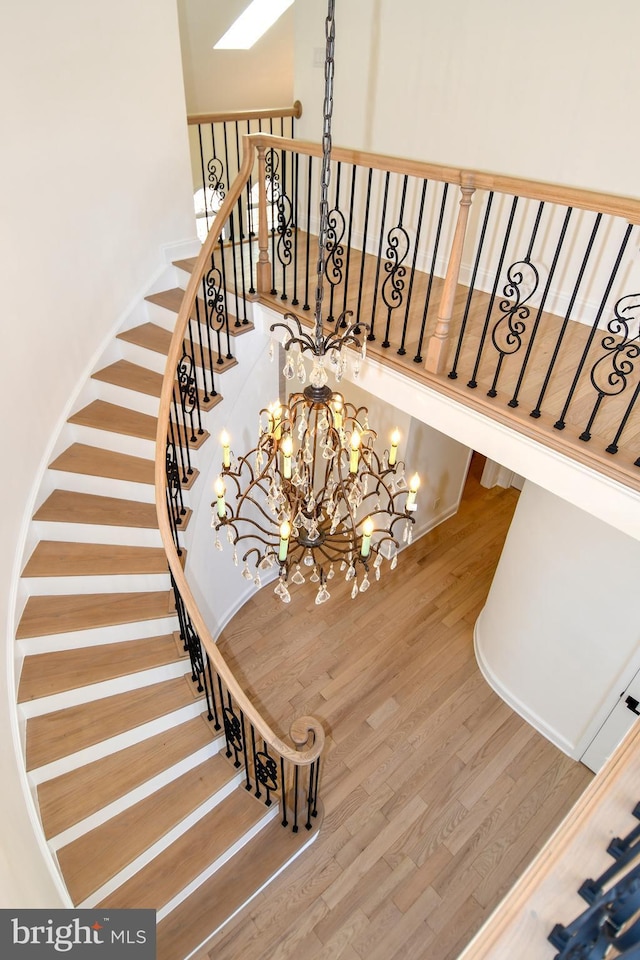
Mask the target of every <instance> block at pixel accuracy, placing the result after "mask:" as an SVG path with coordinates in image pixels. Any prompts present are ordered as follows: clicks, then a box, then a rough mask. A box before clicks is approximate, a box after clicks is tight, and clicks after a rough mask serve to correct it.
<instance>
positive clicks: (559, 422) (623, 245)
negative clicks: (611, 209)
mask: <svg viewBox="0 0 640 960" xmlns="http://www.w3.org/2000/svg"><path fill="white" fill-rule="evenodd" d="M632 229H633V224H631V223H629V224H627V229H626V231H625V234H624V237H623V240H622V243H621V245H620V249H619V251H618V256H617V257H616V261H615V264H614V266H613V270H612V271H611V275H610V277H609V281H608V283H607V286H606V289H605V292H604V295H603V297H602V300H601V301H600V307H599V308H598V312H597V314H596V316H595V319H594V321H593V324H592V327H591V331H590V333H589V336H588V337H587V342H586V344H585V347H584V350H583V351H582V357H581V358H580V363H579V364H578V368H577V370H576V372H575V374H574V377H573V381H572V383H571V387H570V389H569V393H568V395H567V399H566V400H565V403H564V406H563V408H562V413H561V414H560V417H559V418H558V420H556V422H555V423H554V427H555V428H556V430H564V428H565V417H566V416H567V413H568V411H569V407H570V405H571V401H572V400H573V395H574V393H575V391H576V387H577V385H578V381H579V379H580V375H581V373H582V369H583V367H584V364H585V361H586V359H587V354H588V353H589V349H590V347H591V344H592V343H593V340H594V337H595V335H596V331H597V329H598V324H599V322H600V317H601V316H602V314H603V312H604V308H605V304H606V301H607V299H608V297H609V294H610V293H611V287H612V286H613V281H614V280H615V277H616V274H617V273H618V269H619V267H620V263H621V261H622V256H623V254H624V251H625V249H626V247H627V243H628V242H629V237H630V236H631V231H632ZM596 403H597V406H599V405H600V403H599V401H596ZM597 412H598V411H597V409H596V410H595V412H594V413H593V418H594V419H595V414H596V413H597ZM592 423H593V419H592V420H591V421H590V424H589V426H591V425H592ZM580 439H581V440H585V439H586V440H588V439H589V437H588V436H585V434H583V435H582V436H581V437H580Z"/></svg>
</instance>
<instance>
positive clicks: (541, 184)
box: [249, 133, 640, 224]
mask: <svg viewBox="0 0 640 960" xmlns="http://www.w3.org/2000/svg"><path fill="white" fill-rule="evenodd" d="M249 139H250V141H251V142H252V143H253V144H254V145H255V146H256V147H257V146H258V145H261V146H263V147H265V148H267V147H274V148H277V149H279V150H292V151H294V152H295V153H300V154H304V155H305V156H311V157H321V156H322V146H321V144H319V143H311V142H309V141H307V140H291V139H288V138H285V137H277V136H275V135H274V134H268V133H252V134H250V136H249ZM331 157H332V159H333V160H336V161H338V160H339V161H341V162H343V163H347V164H348V163H353V164H356V165H357V166H360V167H365V168H369V167H371V168H372V169H374V170H384V171H385V172H386V171H388V172H389V173H399V174H407V175H408V176H413V177H419V178H423V179H426V180H439V181H441V182H442V183H451V184H457V185H458V186H460V187H462V186H464V187H473V188H475V189H476V190H494V191H495V192H497V193H507V194H509V195H511V196H518V197H526V198H527V199H530V200H544V201H545V203H556V204H560V205H564V206H568V207H575V208H576V209H579V210H592V211H595V212H597V213H606V214H610V215H611V216H614V217H623V218H624V219H625V220H628V222H629V223H634V224H640V199H637V198H635V197H623V196H617V195H615V194H608V193H598V192H597V191H595V190H583V189H582V188H580V187H568V186H563V185H560V184H555V183H546V182H545V181H543V180H529V179H526V178H520V177H506V176H502V175H501V174H497V173H484V172H482V171H479V170H469V169H468V168H466V167H451V166H447V165H445V164H439V163H425V162H423V161H421V160H403V159H402V158H400V157H392V156H388V155H386V154H382V153H364V152H363V151H362V150H350V149H347V148H344V147H333V148H332V150H331Z"/></svg>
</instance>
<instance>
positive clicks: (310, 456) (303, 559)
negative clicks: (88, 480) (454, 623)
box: [211, 0, 420, 604]
mask: <svg viewBox="0 0 640 960" xmlns="http://www.w3.org/2000/svg"><path fill="white" fill-rule="evenodd" d="M334 6H335V0H329V5H328V14H327V19H326V23H325V32H326V59H325V96H324V125H323V137H322V173H321V179H320V223H319V229H318V261H317V282H316V293H315V315H314V323H313V328H312V330H309V329H308V328H303V325H302V323H301V322H300V320H299V319H298V318H297V317H296V316H294V315H293V314H285V316H284V321H286V322H278V323H274V324H273V325H272V326H271V332H272V333H274V332H275V331H276V330H282V331H284V341H283V347H284V351H285V353H286V358H287V359H286V363H285V366H284V370H283V373H284V376H285V379H287V380H293V379H294V377H295V378H297V379H298V381H299V382H300V385H301V386H304V389H303V390H301V391H300V392H295V393H290V394H289V396H288V397H287V399H286V400H285V401H282V402H280V401H277V402H276V403H273V404H271V405H270V406H269V407H265V408H264V409H263V410H261V411H260V417H259V430H258V440H257V444H256V446H255V447H254V448H253V449H252V450H250V451H249V452H248V453H246V454H244V455H240V456H235V455H234V454H233V452H232V450H231V446H230V443H231V441H230V438H229V436H228V434H227V433H226V431H225V432H223V434H222V437H221V443H222V470H221V473H220V476H219V477H218V479H217V480H216V482H215V484H214V489H215V494H216V500H215V501H214V502H213V503H212V509H213V512H212V521H211V522H212V526H213V527H214V529H215V531H216V540H215V546H216V548H217V549H222V542H221V540H220V533H221V530H222V528H224V527H226V530H227V539H228V541H229V543H230V544H231V545H233V557H234V562H235V563H236V564H237V565H239V564H240V562H241V563H242V575H243V576H244V577H245V578H246V579H247V580H253V581H254V583H255V585H256V586H260V585H261V582H262V580H261V575H264V574H267V575H272V574H273V573H274V572H275V574H276V575H277V583H276V587H275V592H276V594H277V595H278V596H279V597H280V599H281V600H282V601H283V602H284V603H288V602H289V601H290V599H291V593H290V587H291V585H292V584H295V585H298V584H302V583H304V582H305V581H306V580H307V579H308V580H309V581H311V582H312V583H314V584H317V592H316V598H315V602H316V603H317V604H321V603H324V602H325V601H326V600H328V599H329V597H330V594H329V583H330V581H331V580H332V579H333V577H334V576H335V575H336V574H338V573H340V574H343V575H344V577H345V580H347V581H348V582H351V583H352V586H351V597H352V598H354V599H355V597H357V596H358V594H360V593H364V592H365V591H366V590H367V589H368V588H369V586H370V583H371V579H376V580H379V579H380V576H381V570H382V565H383V563H384V561H387V562H388V563H389V565H390V567H391V569H393V568H394V567H395V565H396V563H397V553H398V549H399V547H400V544H401V543H405V544H406V543H410V542H411V539H412V527H413V524H414V522H415V518H414V516H413V514H414V513H415V510H416V496H417V491H418V487H419V485H420V480H419V477H418V475H417V474H414V475H413V476H412V477H411V479H410V481H409V482H408V483H407V480H406V478H405V469H404V463H403V462H402V461H401V460H399V459H398V449H399V444H400V435H399V432H398V431H397V430H396V431H394V433H393V434H392V436H391V442H390V445H389V449H388V450H385V451H384V452H383V454H382V455H381V456H380V455H379V454H378V453H376V450H375V446H374V444H375V441H376V439H377V435H376V432H375V431H374V430H373V429H371V427H370V425H369V414H368V411H367V409H366V407H364V406H360V407H357V406H355V405H354V404H352V403H350V402H349V401H348V400H346V399H345V397H344V396H343V394H342V393H340V392H339V391H337V390H333V389H332V388H331V387H330V386H329V374H330V373H331V374H332V376H333V378H334V379H335V381H336V383H339V382H340V381H341V380H342V377H343V375H344V374H345V372H346V364H347V348H352V349H351V350H350V352H351V353H352V354H353V353H354V351H355V357H354V371H353V372H354V376H356V377H357V375H358V372H359V368H360V363H361V361H363V360H364V358H365V353H366V336H365V334H366V331H367V330H368V329H369V327H368V325H367V324H364V323H360V324H359V325H356V324H354V323H351V322H349V321H348V318H349V317H350V316H351V312H350V311H347V312H346V313H344V314H342V315H341V316H340V317H339V318H338V320H337V321H336V322H335V324H334V325H333V327H332V328H331V329H330V330H329V331H328V332H325V329H324V324H323V320H322V301H323V282H324V273H325V269H326V266H325V248H326V241H327V232H328V227H329V223H328V221H329V215H328V190H329V181H330V175H331V166H330V165H331V118H332V113H333V74H334V42H335V22H334ZM270 352H271V355H272V356H273V355H274V353H275V344H274V342H273V341H272V343H271V346H270ZM306 356H310V357H311V358H312V368H311V372H310V376H309V383H308V384H307V385H306V386H305V383H306V381H307V366H306V363H305V357H306ZM230 494H231V498H230V496H229V495H230ZM252 567H253V572H252V569H251V568H252Z"/></svg>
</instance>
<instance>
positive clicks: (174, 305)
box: [145, 257, 253, 337]
mask: <svg viewBox="0 0 640 960" xmlns="http://www.w3.org/2000/svg"><path fill="white" fill-rule="evenodd" d="M195 263H196V258H195V257H187V259H186V260H174V262H173V265H174V266H175V267H178V268H179V269H180V270H184V271H185V272H186V273H192V272H193V268H194V266H195ZM183 297H184V290H183V289H182V287H172V288H171V289H170V290H161V291H160V292H159V293H152V294H150V295H149V296H148V297H145V300H148V301H149V303H156V304H158V306H160V307H164V308H165V309H166V310H171V312H172V313H178V311H179V310H180V307H181V306H182V298H183ZM198 307H199V310H200V316H199V317H198V315H197V314H196V311H195V309H194V310H193V311H192V314H191V318H192V319H193V320H197V319H200V321H201V322H203V323H204V318H205V312H204V300H203V299H202V297H198ZM235 322H236V318H235V317H234V316H233V314H231V313H229V333H230V335H231V336H232V337H238V336H241V335H242V334H243V333H248V331H249V330H253V324H252V323H244V324H241V325H240V326H239V327H236V326H235Z"/></svg>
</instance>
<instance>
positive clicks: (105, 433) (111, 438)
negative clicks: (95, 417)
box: [72, 423, 156, 460]
mask: <svg viewBox="0 0 640 960" xmlns="http://www.w3.org/2000/svg"><path fill="white" fill-rule="evenodd" d="M72 426H73V432H74V440H75V441H76V442H77V443H84V444H87V445H88V446H90V447H102V448H103V449H106V450H113V451H115V452H116V453H126V454H129V456H132V457H142V459H143V460H153V459H154V457H155V448H156V444H155V439H154V440H146V439H144V438H143V437H130V436H128V435H127V434H125V433H115V432H113V431H111V430H101V429H98V428H97V427H88V426H84V425H82V424H77V423H76V424H73V425H72Z"/></svg>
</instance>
